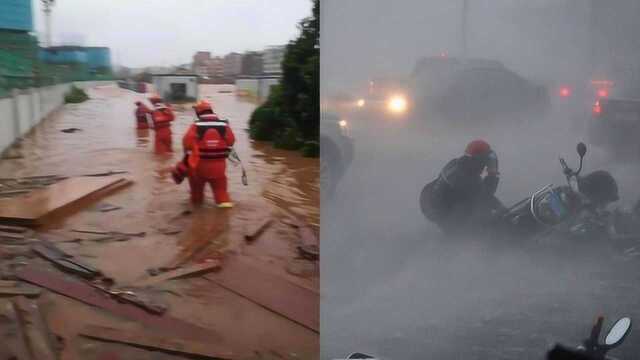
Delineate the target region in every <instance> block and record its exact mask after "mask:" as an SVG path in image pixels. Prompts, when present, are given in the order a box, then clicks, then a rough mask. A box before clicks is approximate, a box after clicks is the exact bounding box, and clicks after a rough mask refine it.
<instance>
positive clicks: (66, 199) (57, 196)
mask: <svg viewBox="0 0 640 360" xmlns="http://www.w3.org/2000/svg"><path fill="white" fill-rule="evenodd" d="M124 181H127V179H125V178H121V177H107V178H91V177H76V178H69V179H65V180H62V181H60V182H58V183H55V184H52V185H49V186H47V187H46V188H43V189H39V190H34V191H32V192H30V193H29V194H26V195H22V196H17V197H14V198H10V199H0V218H2V219H16V220H30V221H33V220H37V219H39V218H41V217H43V216H44V215H46V214H48V213H50V212H53V211H55V210H57V209H59V208H61V207H64V206H67V205H69V204H71V203H73V202H75V201H78V200H80V199H82V198H84V197H86V196H88V195H90V194H91V193H94V192H96V191H99V190H102V189H105V188H107V187H109V186H112V185H114V184H116V183H120V182H124Z"/></svg>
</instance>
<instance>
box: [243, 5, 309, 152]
mask: <svg viewBox="0 0 640 360" xmlns="http://www.w3.org/2000/svg"><path fill="white" fill-rule="evenodd" d="M319 16H320V3H319V0H313V13H312V16H310V17H308V18H305V19H303V20H302V21H301V22H300V23H299V25H298V28H299V29H300V35H299V36H298V38H297V39H295V40H293V41H291V42H290V43H289V44H288V45H287V47H286V51H285V55H284V58H283V60H282V80H281V82H280V85H278V86H275V87H274V88H272V91H271V93H270V95H269V98H268V99H267V101H266V102H265V103H264V104H263V105H262V106H260V107H258V108H257V109H256V110H255V111H254V113H253V114H252V115H251V119H250V122H249V133H250V136H251V138H252V139H255V140H270V141H275V142H276V143H275V144H274V145H275V146H276V147H279V148H287V149H299V148H300V147H301V146H302V141H316V142H317V141H318V137H319V132H320V107H319V99H320V44H319V34H320V23H319ZM301 140H302V141H301ZM309 151H311V150H309Z"/></svg>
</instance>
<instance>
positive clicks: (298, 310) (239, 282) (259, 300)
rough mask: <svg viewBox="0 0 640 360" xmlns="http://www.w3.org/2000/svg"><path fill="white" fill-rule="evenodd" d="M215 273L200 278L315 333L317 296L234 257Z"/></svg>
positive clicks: (318, 311) (317, 319) (318, 309)
mask: <svg viewBox="0 0 640 360" xmlns="http://www.w3.org/2000/svg"><path fill="white" fill-rule="evenodd" d="M222 265H223V266H222V270H220V271H219V272H216V273H213V274H208V275H205V276H204V278H205V279H207V280H210V281H212V282H214V283H216V284H218V285H219V286H221V287H223V288H225V289H227V290H229V291H231V292H233V293H235V294H237V295H240V296H242V297H244V298H246V299H248V300H250V301H252V302H254V303H256V304H258V305H260V306H262V307H265V308H267V309H269V310H271V311H273V312H275V313H278V314H280V315H282V316H284V317H286V318H287V319H289V320H292V321H294V322H296V323H298V324H300V325H302V326H304V327H306V328H308V329H311V330H313V331H315V332H319V318H320V297H319V295H318V293H317V292H314V291H312V290H310V289H307V288H305V287H302V286H300V285H297V284H294V283H292V282H290V281H288V280H286V279H284V278H282V277H280V276H277V275H275V274H270V273H267V272H265V271H262V270H261V269H260V268H258V267H256V266H254V265H250V264H249V263H248V262H247V261H245V260H241V259H239V258H237V257H229V258H227V259H225V261H224V263H223V264H222Z"/></svg>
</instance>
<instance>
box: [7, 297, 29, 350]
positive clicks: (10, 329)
mask: <svg viewBox="0 0 640 360" xmlns="http://www.w3.org/2000/svg"><path fill="white" fill-rule="evenodd" d="M0 338H1V339H2V344H3V345H6V346H7V347H8V348H9V349H8V350H9V351H10V352H11V353H12V355H13V356H14V358H17V359H19V360H23V359H24V360H30V359H33V358H32V357H31V354H30V353H29V348H28V347H27V337H26V334H25V333H24V326H23V324H22V321H20V318H19V317H18V314H17V312H16V309H15V307H14V305H13V303H12V302H11V301H8V300H0ZM9 359H11V357H9ZM34 360H35V359H34Z"/></svg>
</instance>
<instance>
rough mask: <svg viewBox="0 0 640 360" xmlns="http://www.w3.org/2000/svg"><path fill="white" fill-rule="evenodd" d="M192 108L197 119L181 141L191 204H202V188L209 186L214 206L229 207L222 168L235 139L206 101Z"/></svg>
mask: <svg viewBox="0 0 640 360" xmlns="http://www.w3.org/2000/svg"><path fill="white" fill-rule="evenodd" d="M194 109H195V111H196V115H197V117H198V120H196V122H195V123H193V124H191V126H190V127H189V129H188V130H187V133H186V134H185V136H184V138H183V147H184V150H185V152H186V153H187V154H188V159H187V163H188V177H189V187H190V188H191V202H192V203H193V204H195V205H198V204H202V202H203V201H204V188H205V185H206V184H209V185H210V186H211V189H212V190H213V197H214V200H215V202H216V204H217V206H218V207H220V208H231V207H233V203H232V202H231V198H230V197H229V193H228V191H227V175H226V168H227V157H228V156H229V152H230V150H231V148H232V147H233V145H234V143H235V136H234V134H233V131H232V130H231V127H229V124H228V122H227V121H226V120H221V119H219V118H218V116H217V115H216V114H215V113H214V112H213V109H212V108H211V105H210V104H209V103H208V102H206V101H201V102H199V103H198V104H196V106H194Z"/></svg>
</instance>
